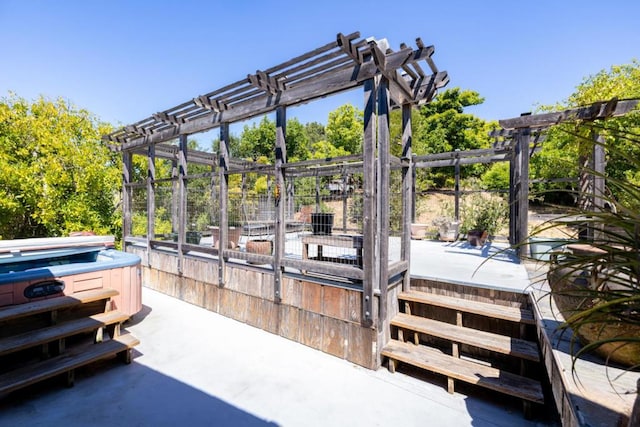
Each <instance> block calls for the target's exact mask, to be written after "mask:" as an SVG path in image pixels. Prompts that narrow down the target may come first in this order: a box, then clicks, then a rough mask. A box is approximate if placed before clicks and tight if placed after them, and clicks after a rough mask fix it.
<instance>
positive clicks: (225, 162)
mask: <svg viewBox="0 0 640 427" xmlns="http://www.w3.org/2000/svg"><path fill="white" fill-rule="evenodd" d="M229 138H230V134H229V123H228V122H225V123H223V124H222V126H220V142H219V146H220V157H219V160H220V164H219V167H220V168H219V170H218V172H219V177H218V181H219V182H218V184H219V185H218V186H219V188H220V193H219V194H218V197H219V198H220V200H219V201H218V203H219V206H220V211H219V218H218V222H219V224H220V242H218V250H219V251H220V254H223V255H222V256H218V285H219V286H224V285H225V282H226V280H225V277H226V274H227V273H226V269H227V267H226V262H227V261H226V258H225V256H224V251H225V250H226V249H227V248H228V243H227V227H228V225H229V222H228V221H229V220H228V215H227V202H228V198H229V175H228V169H229V157H230V155H229V143H230V139H229Z"/></svg>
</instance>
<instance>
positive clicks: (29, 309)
mask: <svg viewBox="0 0 640 427" xmlns="http://www.w3.org/2000/svg"><path fill="white" fill-rule="evenodd" d="M116 295H118V291H116V290H114V289H109V288H102V289H91V290H89V291H82V292H76V293H74V294H73V295H65V296H61V297H56V298H50V299H45V300H40V301H32V302H28V303H26V304H18V305H12V306H8V307H3V308H0V322H6V321H9V320H14V319H19V318H21V317H27V316H32V315H34V314H39V313H44V312H47V311H55V310H61V309H65V308H70V307H74V306H79V305H82V304H87V303H90V302H95V301H100V300H107V299H110V298H111V297H114V296H116Z"/></svg>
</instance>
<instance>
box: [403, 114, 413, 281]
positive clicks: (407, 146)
mask: <svg viewBox="0 0 640 427" xmlns="http://www.w3.org/2000/svg"><path fill="white" fill-rule="evenodd" d="M412 142H413V134H412V132H411V104H403V105H402V160H403V161H405V162H407V161H408V164H406V165H405V166H404V167H403V168H402V218H403V225H402V249H401V252H400V259H401V260H403V261H408V263H409V264H408V265H409V266H410V265H411V221H412V219H413V217H414V215H415V209H414V206H413V197H412V195H413V194H414V193H413V191H412V189H413V188H414V182H413V161H412V155H411V154H412V153H411V144H412ZM409 270H410V267H407V271H406V272H405V273H404V277H403V281H402V290H403V291H405V292H406V291H408V290H409V289H410V287H411V280H410V279H411V277H410V275H409Z"/></svg>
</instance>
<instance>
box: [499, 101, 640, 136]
mask: <svg viewBox="0 0 640 427" xmlns="http://www.w3.org/2000/svg"><path fill="white" fill-rule="evenodd" d="M638 101H640V99H627V100H618V99H616V98H614V99H611V100H609V101H601V102H595V103H593V104H591V105H587V106H584V107H578V108H571V109H568V110H564V111H560V112H557V113H543V114H532V115H528V116H520V117H515V118H512V119H506V120H499V121H498V123H500V126H502V127H503V128H504V129H518V128H526V127H531V128H539V127H548V126H553V125H557V124H559V123H564V122H575V121H577V120H597V119H605V118H607V117H618V116H623V115H625V114H627V113H629V112H631V111H632V110H633V109H634V108H636V106H637V105H638Z"/></svg>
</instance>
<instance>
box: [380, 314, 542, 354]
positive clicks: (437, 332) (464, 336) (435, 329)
mask: <svg viewBox="0 0 640 427" xmlns="http://www.w3.org/2000/svg"><path fill="white" fill-rule="evenodd" d="M391 324H392V325H393V326H397V327H399V328H403V329H410V330H412V331H416V332H420V333H423V334H427V335H432V336H435V337H440V338H444V339H446V340H449V341H453V342H456V343H461V344H468V345H472V346H474V347H479V348H484V349H487V350H491V351H495V352H497V353H502V354H508V355H511V356H515V357H519V358H521V359H526V360H531V361H533V362H539V361H540V354H539V352H538V346H537V345H536V343H534V342H531V341H526V340H522V339H519V338H510V337H507V336H504V335H498V334H494V333H491V332H485V331H480V330H478V329H472V328H466V327H464V326H457V325H452V324H451V323H445V322H440V321H437V320H433V319H426V318H424V317H418V316H412V315H410V314H406V313H399V314H398V315H396V316H395V317H394V318H393V319H392V320H391Z"/></svg>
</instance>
